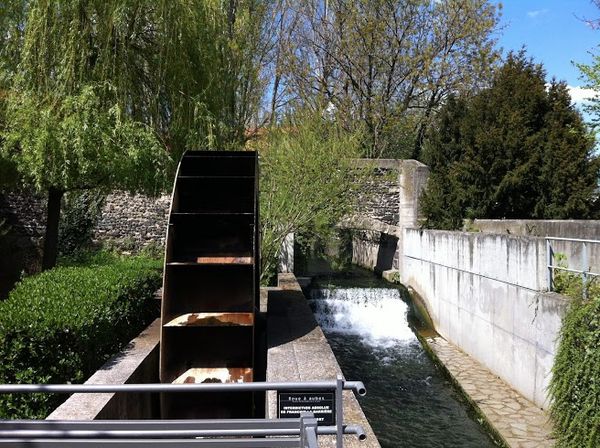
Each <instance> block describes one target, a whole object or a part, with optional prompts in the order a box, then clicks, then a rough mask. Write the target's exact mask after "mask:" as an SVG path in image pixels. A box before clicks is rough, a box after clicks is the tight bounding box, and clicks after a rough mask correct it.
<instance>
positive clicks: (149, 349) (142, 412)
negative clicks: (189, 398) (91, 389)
mask: <svg viewBox="0 0 600 448" xmlns="http://www.w3.org/2000/svg"><path fill="white" fill-rule="evenodd" d="M159 339H160V319H156V320H155V321H154V322H152V324H150V325H149V326H148V328H146V329H145V330H144V331H143V332H142V333H140V335H139V336H138V337H137V338H135V339H134V340H133V341H131V342H130V343H129V344H128V345H127V347H125V349H124V350H122V351H121V352H120V353H119V354H117V355H116V356H114V357H113V358H111V359H109V360H108V361H107V362H106V363H105V364H104V365H103V366H102V367H101V368H100V369H99V370H98V371H96V373H94V374H93V375H92V376H91V377H90V378H89V379H88V380H87V381H86V382H85V384H126V383H132V384H137V383H158V382H159V381H158V354H159V350H158V345H159ZM158 412H159V410H158V397H153V396H152V395H151V394H147V393H117V394H114V393H113V394H73V395H72V396H71V397H70V398H69V399H68V400H67V401H65V402H64V403H63V404H61V405H60V406H59V407H58V408H56V409H55V410H54V412H52V414H50V415H49V416H48V418H47V419H48V420H106V419H111V420H118V419H129V420H131V419H142V418H153V417H154V418H156V416H157V415H158Z"/></svg>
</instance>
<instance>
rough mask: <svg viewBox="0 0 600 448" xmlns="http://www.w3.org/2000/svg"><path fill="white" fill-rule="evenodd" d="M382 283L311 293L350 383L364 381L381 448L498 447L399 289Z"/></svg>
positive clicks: (366, 401) (367, 410)
mask: <svg viewBox="0 0 600 448" xmlns="http://www.w3.org/2000/svg"><path fill="white" fill-rule="evenodd" d="M379 282H381V283H380V284H378V285H377V286H379V287H372V286H373V279H370V280H369V283H370V287H349V286H348V285H347V284H345V285H344V286H343V287H327V288H323V287H316V288H312V289H311V290H310V293H309V294H310V295H309V296H310V300H309V302H310V304H311V307H312V309H313V311H314V313H315V316H316V318H317V321H318V322H319V324H320V325H321V328H322V329H323V331H324V332H325V335H326V336H327V339H328V341H329V343H330V345H331V348H332V349H333V352H334V353H335V356H336V357H337V359H338V362H339V363H340V366H341V367H342V370H343V372H344V375H345V376H346V378H351V379H357V380H362V381H363V382H364V383H365V385H366V387H367V396H366V397H363V398H361V399H360V402H361V405H362V407H363V409H364V411H365V414H366V416H367V418H368V420H369V422H370V423H371V426H372V427H373V430H374V431H375V433H376V434H377V437H378V439H379V441H380V443H381V445H382V447H383V448H400V447H411V448H418V447H423V448H425V447H427V448H432V447H448V448H451V447H452V448H454V447H457V448H469V447H473V448H475V447H476V448H486V447H494V446H496V445H495V444H494V442H493V441H492V439H491V438H490V437H489V435H488V434H487V432H486V431H485V429H484V428H483V427H482V426H481V425H480V424H479V423H478V422H477V421H476V420H475V418H474V416H472V415H470V412H469V408H468V406H467V405H466V404H465V402H464V399H463V398H462V396H461V395H460V394H459V393H458V392H457V391H456V390H455V389H454V388H453V386H452V384H451V383H450V382H449V381H448V380H447V379H446V377H445V376H444V375H443V374H442V372H440V371H439V369H438V367H437V366H436V365H435V364H434V363H433V362H432V361H431V360H430V358H429V357H428V355H427V353H426V352H425V350H424V349H423V347H422V346H421V344H420V342H419V340H418V339H417V337H416V336H415V333H414V332H413V330H412V328H411V326H410V325H409V306H408V305H407V303H405V302H404V301H403V300H402V297H401V294H400V290H399V289H396V288H390V287H385V286H387V285H388V284H387V283H385V282H384V281H379ZM345 283H347V282H345ZM357 283H358V282H357Z"/></svg>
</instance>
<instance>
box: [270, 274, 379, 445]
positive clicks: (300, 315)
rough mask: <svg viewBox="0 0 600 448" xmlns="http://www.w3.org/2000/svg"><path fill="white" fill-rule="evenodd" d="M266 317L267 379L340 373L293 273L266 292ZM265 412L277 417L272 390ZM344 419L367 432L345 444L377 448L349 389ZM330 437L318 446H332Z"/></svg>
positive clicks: (324, 377) (332, 376)
mask: <svg viewBox="0 0 600 448" xmlns="http://www.w3.org/2000/svg"><path fill="white" fill-rule="evenodd" d="M267 316H268V317H267V319H268V323H267V328H268V347H269V349H268V354H267V381H317V380H330V379H335V378H336V377H337V375H338V374H341V373H342V372H341V369H340V366H339V364H338V362H337V360H336V359H335V355H334V354H333V351H332V350H331V347H330V346H329V343H328V342H327V339H326V338H325V335H324V334H323V331H322V330H321V328H320V327H319V325H318V324H317V322H316V320H315V318H314V316H313V313H312V311H311V310H310V308H309V306H308V304H307V302H306V298H305V297H304V294H303V293H302V290H301V288H300V285H299V284H298V282H297V281H296V278H295V277H294V275H293V274H280V275H279V288H278V289H271V290H270V291H269V292H268V313H267ZM350 379H352V380H360V378H350ZM367 393H368V391H367ZM266 411H267V417H268V418H276V417H277V393H276V392H269V393H268V396H267V410H266ZM344 418H345V423H348V424H350V423H352V424H358V425H361V426H362V427H363V428H364V430H365V433H366V434H367V440H365V441H364V442H360V441H359V440H358V439H357V438H356V437H355V436H350V435H347V436H344V446H345V447H347V448H380V447H381V446H380V445H379V442H378V441H377V438H376V437H375V434H374V433H373V429H372V428H371V425H370V424H369V422H368V421H367V419H366V417H365V415H364V413H363V411H362V409H361V407H360V404H359V403H358V401H357V399H356V397H355V396H354V393H353V392H352V391H344ZM334 440H335V439H334V437H333V436H321V437H319V442H320V445H319V446H321V447H322V448H329V447H331V448H333V447H334V446H335V442H334Z"/></svg>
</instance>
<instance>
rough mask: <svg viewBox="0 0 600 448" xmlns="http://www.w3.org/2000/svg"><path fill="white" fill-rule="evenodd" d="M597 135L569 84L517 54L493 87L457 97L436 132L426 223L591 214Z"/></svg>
mask: <svg viewBox="0 0 600 448" xmlns="http://www.w3.org/2000/svg"><path fill="white" fill-rule="evenodd" d="M593 148H594V139H593V137H592V136H591V135H590V133H589V132H588V130H587V128H586V126H585V125H584V123H583V120H582V118H581V115H580V114H579V113H578V112H577V111H576V110H575V109H574V107H573V106H572V104H571V99H570V96H569V93H568V90H567V87H566V85H565V84H564V83H559V82H556V81H554V80H553V81H552V82H551V83H550V86H549V87H548V88H547V87H546V82H545V72H544V70H543V68H542V66H541V65H539V64H534V63H533V62H532V61H531V60H528V59H527V58H526V57H525V55H524V53H523V52H521V53H519V54H516V55H515V54H510V55H509V56H508V58H507V60H506V62H505V64H504V65H503V66H502V67H501V68H500V69H499V70H498V71H497V72H496V74H495V75H494V77H493V79H492V84H491V87H490V88H488V89H485V90H483V91H481V92H479V93H477V94H475V95H473V96H472V97H466V96H462V97H456V98H450V99H449V100H448V101H447V103H446V104H445V106H444V107H443V108H442V110H441V111H440V113H439V115H438V117H437V119H436V122H435V125H434V127H433V128H432V130H431V132H430V133H429V136H428V141H427V144H426V147H425V163H427V164H428V165H429V166H430V168H431V177H430V180H429V183H428V188H427V191H426V192H425V194H424V197H423V210H424V213H425V215H426V216H427V221H426V224H425V225H426V226H427V227H434V228H445V229H458V228H460V227H461V226H462V222H463V219H465V218H467V219H474V218H534V219H568V218H577V219H582V218H588V217H590V216H591V215H592V212H593V202H594V198H595V195H596V193H595V190H596V188H597V182H598V176H599V174H600V158H599V157H598V156H597V155H595V154H594V150H593Z"/></svg>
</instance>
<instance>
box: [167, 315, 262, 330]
mask: <svg viewBox="0 0 600 448" xmlns="http://www.w3.org/2000/svg"><path fill="white" fill-rule="evenodd" d="M229 325H231V326H236V325H237V326H252V325H254V314H253V313H188V314H182V315H181V316H177V317H176V318H175V319H173V320H171V321H170V322H169V323H167V324H165V327H193V326H205V327H219V326H220V327H226V326H229Z"/></svg>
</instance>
